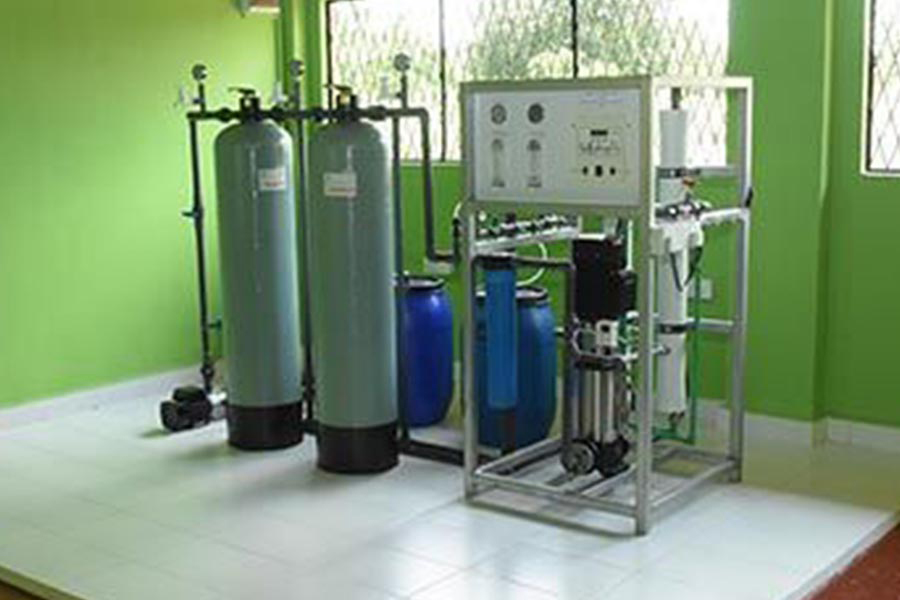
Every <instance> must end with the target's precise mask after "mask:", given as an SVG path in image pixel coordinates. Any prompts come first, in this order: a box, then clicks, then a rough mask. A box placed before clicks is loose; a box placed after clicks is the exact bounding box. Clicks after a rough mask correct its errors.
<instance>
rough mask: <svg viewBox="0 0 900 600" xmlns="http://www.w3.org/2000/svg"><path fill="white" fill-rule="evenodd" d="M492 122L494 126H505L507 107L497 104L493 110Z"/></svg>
mask: <svg viewBox="0 0 900 600" xmlns="http://www.w3.org/2000/svg"><path fill="white" fill-rule="evenodd" d="M491 122H493V123H494V125H503V124H504V123H506V107H505V106H503V105H502V104H495V105H494V106H493V107H492V108H491Z"/></svg>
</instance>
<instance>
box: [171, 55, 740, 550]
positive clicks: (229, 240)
mask: <svg viewBox="0 0 900 600" xmlns="http://www.w3.org/2000/svg"><path fill="white" fill-rule="evenodd" d="M394 66H395V69H396V70H397V72H398V74H399V78H400V85H399V89H400V91H399V93H398V94H397V95H396V98H397V106H394V107H388V106H380V105H379V106H369V107H362V106H360V105H359V102H358V100H357V97H356V96H355V95H354V93H353V91H352V90H351V89H349V88H345V87H342V86H335V89H334V90H333V91H334V95H333V102H332V104H331V106H329V107H305V106H304V104H303V100H302V95H301V93H300V90H301V76H302V64H301V63H299V62H296V63H295V64H294V65H293V69H292V74H293V82H292V86H291V94H290V96H289V97H288V98H287V99H286V100H284V101H281V102H278V103H276V104H275V105H274V106H272V107H271V108H263V107H262V104H261V101H260V99H259V97H258V95H257V94H256V93H255V92H254V91H253V90H249V89H238V90H236V91H237V92H238V93H239V94H240V98H239V106H238V108H237V109H231V108H222V109H217V110H212V109H210V108H209V107H208V106H207V102H206V94H205V79H206V69H205V68H203V67H201V66H198V67H196V68H195V69H194V73H193V74H194V78H195V80H196V82H197V86H198V89H197V96H196V98H195V100H194V104H195V106H194V107H193V108H192V110H191V111H190V112H189V114H188V123H189V133H190V141H191V164H192V174H193V182H194V185H193V190H194V203H193V206H192V208H191V210H189V211H187V212H186V213H185V216H187V217H189V218H190V219H192V221H193V223H194V226H195V233H196V236H195V238H196V242H197V265H198V281H199V284H200V293H199V303H200V322H201V349H202V368H201V373H202V376H203V380H204V384H203V386H202V387H187V388H179V389H178V390H176V391H175V393H174V394H173V397H172V399H171V400H169V401H167V402H164V403H163V405H162V407H161V409H162V419H163V423H164V424H165V426H166V427H167V428H168V429H171V430H182V429H187V428H191V427H194V426H198V425H203V424H206V423H208V422H210V421H212V420H215V419H217V418H222V417H224V418H226V419H227V423H228V431H229V441H230V443H231V444H232V445H234V446H236V447H238V448H242V449H275V448H283V447H287V446H290V445H293V444H296V443H299V442H300V441H301V439H302V437H303V433H304V432H306V433H309V434H312V435H315V437H316V443H317V449H318V465H319V467H320V468H323V469H325V470H328V471H333V472H339V473H372V472H379V471H383V470H386V469H389V468H391V467H393V466H394V465H396V464H397V461H398V456H399V455H400V454H403V453H405V454H410V455H413V456H418V457H423V458H429V459H434V460H441V461H445V462H449V463H454V464H459V465H461V466H463V469H464V485H465V493H466V497H467V498H468V499H469V500H471V501H473V502H479V503H486V504H491V505H497V504H501V505H503V504H504V498H507V495H508V494H510V493H512V494H513V495H517V496H521V495H525V496H528V497H534V498H540V499H541V500H542V501H545V500H546V501H550V503H551V504H552V505H554V506H557V505H558V506H562V507H569V508H571V507H574V508H575V509H576V510H578V511H580V510H582V509H590V510H595V511H601V512H605V513H612V514H614V515H619V516H624V517H628V518H632V519H634V521H635V530H636V532H637V533H645V532H647V531H648V529H649V527H650V524H651V522H652V519H653V518H655V517H657V516H658V515H660V514H661V513H662V512H664V511H665V510H666V509H667V508H669V507H670V506H672V505H673V504H674V503H675V501H676V500H678V499H680V498H682V497H683V496H684V495H685V494H687V493H689V492H691V491H693V490H694V489H695V488H697V487H698V486H699V485H701V484H703V483H705V482H708V481H712V480H716V479H722V478H727V479H730V480H732V481H737V480H739V479H740V477H741V466H742V449H743V414H744V398H743V377H744V360H745V346H746V327H747V289H748V284H747V275H748V270H747V266H748V258H749V245H748V241H749V227H750V201H751V199H752V185H751V175H752V157H751V129H752V112H751V107H752V83H751V81H750V80H747V79H742V78H715V79H677V78H666V77H650V76H648V77H631V78H605V79H585V80H560V81H536V82H535V81H531V82H527V81H520V82H474V83H468V84H464V85H463V86H462V88H461V94H460V100H461V109H462V115H463V129H462V140H463V142H462V143H463V148H462V151H463V161H462V165H461V167H462V170H463V173H464V179H463V180H464V197H463V198H462V199H461V201H460V203H459V204H458V205H457V207H456V209H455V211H454V215H455V217H454V221H453V227H452V231H451V237H452V239H453V248H452V251H450V252H440V251H438V250H437V249H436V247H435V246H436V243H435V237H436V236H435V228H434V213H435V208H434V189H433V187H434V186H433V178H432V164H431V152H430V143H429V132H430V127H429V115H428V112H427V111H426V110H425V109H422V108H414V107H410V106H409V103H408V94H409V84H408V80H407V71H408V69H409V67H410V61H409V59H408V58H407V57H405V56H399V57H398V58H397V60H396V61H395V65H394ZM697 92H711V93H714V94H721V95H723V96H724V97H725V98H727V102H728V107H729V110H730V113H729V117H728V123H727V129H728V131H729V134H730V135H729V136H728V139H727V156H728V157H729V162H730V163H731V164H729V165H713V166H709V165H692V164H690V163H689V160H688V152H687V144H688V134H689V132H690V128H691V119H690V111H689V110H687V109H686V108H685V107H684V98H685V96H686V95H688V94H692V93H697ZM406 119H410V120H412V121H414V122H415V123H416V124H417V125H418V133H419V143H420V147H419V153H420V168H421V174H422V188H421V201H422V204H423V209H422V212H423V215H424V223H423V227H424V229H423V232H424V237H425V240H424V246H425V248H426V255H427V259H428V260H429V261H430V262H432V263H433V262H445V263H448V264H452V265H455V266H457V267H458V270H459V275H460V277H459V280H458V282H459V284H460V285H461V288H462V293H461V297H460V298H459V299H458V302H457V307H456V308H457V310H458V315H457V317H458V318H457V319H454V317H453V313H452V309H451V304H450V295H448V294H447V293H446V292H445V291H444V289H443V286H444V283H443V282H442V281H441V280H435V279H434V278H430V279H429V278H423V277H422V276H413V275H410V274H409V273H407V272H406V271H405V268H404V267H405V265H404V262H403V255H404V222H403V208H404V204H405V202H404V197H403V194H402V185H401V181H402V170H403V169H402V165H401V135H400V132H401V123H402V122H403V121H404V120H406ZM203 122H218V123H222V124H226V125H227V127H226V128H225V129H224V131H222V132H221V133H219V135H218V137H217V139H216V143H215V161H216V183H217V186H216V187H217V204H218V231H219V252H220V263H221V267H220V269H221V279H222V296H223V303H222V304H223V318H222V321H221V323H219V322H218V321H217V320H215V319H212V318H211V317H210V315H209V304H208V297H207V296H208V294H207V283H206V256H205V240H204V204H203V188H202V185H201V181H200V178H201V167H200V165H201V162H202V161H201V150H200V149H201V146H202V144H201V142H200V139H199V125H200V124H201V123H203ZM379 124H383V125H386V126H387V128H388V131H389V132H390V139H389V140H387V141H386V140H385V139H384V137H385V136H384V135H383V131H382V129H380V128H379ZM307 129H310V130H311V135H307V133H306V131H307ZM710 179H715V180H723V181H728V182H731V188H733V190H734V193H733V200H732V201H731V202H730V203H729V204H728V205H726V206H723V205H722V203H721V202H719V203H718V204H717V206H718V207H717V208H713V206H712V204H710V203H709V202H705V201H703V200H701V199H700V198H699V197H698V193H697V190H698V187H697V185H698V182H701V181H705V180H710ZM726 187H727V186H726ZM726 227H731V228H733V229H734V232H735V233H734V237H735V240H736V251H735V252H734V259H735V264H734V268H733V270H732V272H733V279H734V283H733V286H734V288H733V289H734V293H733V296H734V306H733V311H732V313H731V314H730V315H727V316H724V318H711V317H708V316H705V315H701V314H700V312H699V311H696V310H695V311H694V314H691V307H692V306H693V307H694V308H696V303H692V301H691V299H690V294H691V290H692V289H697V288H698V286H699V276H698V273H699V272H700V268H701V261H702V257H703V249H704V247H705V245H706V237H707V232H708V231H709V230H710V229H711V228H726ZM548 248H550V251H548ZM535 269H537V270H539V272H538V274H537V275H535V276H532V277H530V278H528V279H527V280H524V279H523V278H522V272H523V271H525V270H535ZM545 273H546V274H545ZM542 274H545V275H544V278H546V279H547V280H548V281H550V283H546V284H544V286H543V287H541V286H538V285H536V283H538V280H539V279H540V278H541V276H542ZM551 278H553V279H552V280H551ZM554 306H555V308H556V310H554V308H553V307H554ZM454 324H456V325H457V326H458V330H456V331H455V330H454ZM218 327H221V328H222V331H223V334H224V335H223V338H224V363H225V366H226V369H225V370H226V373H225V381H226V385H225V388H226V389H225V390H221V391H220V390H215V389H214V385H213V378H214V375H215V369H214V365H213V360H212V351H211V349H210V339H209V338H210V332H211V331H214V330H216V329H217V328H218ZM701 333H706V334H709V335H721V336H723V337H724V338H725V339H726V340H727V341H728V342H729V344H730V356H731V361H732V365H731V383H730V385H731V388H730V398H729V406H728V407H729V409H730V421H729V423H730V426H729V428H728V435H727V444H726V445H725V448H724V449H723V450H716V449H711V448H706V447H700V445H698V444H697V435H696V428H697V384H698V381H697V378H698V371H697V369H696V368H695V365H696V361H697V356H696V354H697V348H698V345H697V344H696V343H691V342H692V341H693V342H696V340H697V336H699V335H700V334H701ZM455 338H456V339H459V340H460V341H461V344H460V346H461V347H460V348H459V355H458V357H459V361H460V365H459V367H460V368H459V369H455V368H454V364H453V363H454V352H453V340H454V339H455ZM558 356H559V358H558ZM454 372H456V373H458V374H459V375H458V379H457V383H456V384H454V379H455V377H454ZM454 387H455V389H457V390H458V391H459V394H458V396H459V398H458V399H459V402H460V406H461V413H462V419H461V423H458V424H457V425H458V429H460V430H461V435H460V436H459V443H457V444H451V443H447V442H446V441H444V442H441V443H438V442H436V441H433V440H432V441H429V439H430V438H429V439H426V438H428V436H427V435H424V434H423V435H420V434H418V433H417V432H418V431H419V430H416V431H415V432H414V431H413V426H416V427H420V426H430V425H434V424H435V423H436V422H439V421H441V420H442V419H443V418H444V416H445V415H446V414H447V410H448V405H449V404H451V397H452V395H453V389H454ZM223 397H224V400H223V399H222V398H223ZM452 412H453V411H451V413H452ZM557 420H558V423H557V425H556V427H555V428H554V421H557ZM452 421H453V419H452V417H450V418H448V419H447V422H448V423H451V424H452ZM424 431H425V433H426V434H427V433H428V431H429V430H428V429H426V430H424ZM443 439H446V438H443ZM526 506H531V505H530V504H528V503H513V504H512V505H508V506H506V508H512V509H514V510H519V511H526V512H531V513H532V514H534V512H535V511H534V510H533V507H532V509H526V508H525V507H526ZM539 512H540V515H541V517H542V518H559V519H563V520H566V517H565V516H564V515H565V514H567V513H561V514H560V515H556V516H554V515H553V514H551V512H552V511H548V510H545V509H542V510H540V511H539ZM570 516H571V515H570Z"/></svg>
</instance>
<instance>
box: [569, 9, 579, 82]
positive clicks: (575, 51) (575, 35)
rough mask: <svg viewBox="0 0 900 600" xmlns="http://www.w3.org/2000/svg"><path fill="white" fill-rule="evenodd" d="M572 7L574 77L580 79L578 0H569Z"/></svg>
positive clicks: (571, 31) (571, 33)
mask: <svg viewBox="0 0 900 600" xmlns="http://www.w3.org/2000/svg"><path fill="white" fill-rule="evenodd" d="M569 7H570V17H571V19H572V21H571V23H570V25H571V30H570V32H569V33H570V35H571V36H572V78H573V79H578V77H579V75H580V71H581V67H580V65H579V64H578V62H579V60H580V56H579V44H578V0H569Z"/></svg>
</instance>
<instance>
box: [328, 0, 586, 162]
mask: <svg viewBox="0 0 900 600" xmlns="http://www.w3.org/2000/svg"><path fill="white" fill-rule="evenodd" d="M365 1H366V0H325V66H326V75H325V82H326V84H327V85H328V90H329V91H328V106H329V108H333V107H334V104H333V102H334V94H333V93H332V88H331V86H332V85H333V84H334V53H333V52H332V50H333V45H334V34H333V32H332V30H331V23H332V19H331V17H332V13H331V8H332V6H333V5H335V4H345V3H350V2H365ZM435 1H436V2H437V5H438V22H439V24H440V26H439V27H438V32H439V33H438V35H439V39H438V48H439V51H440V57H441V66H440V86H441V89H440V103H441V106H440V127H441V146H440V152H438V153H437V158H436V159H435V162H438V163H445V164H450V165H453V164H460V163H461V162H462V160H461V159H459V158H448V157H447V156H448V148H447V146H448V142H449V140H450V132H449V131H448V123H447V117H448V103H449V101H450V100H449V98H450V94H449V91H448V89H447V42H446V36H447V29H446V27H447V18H446V10H445V8H444V7H445V5H446V2H447V0H435ZM450 1H452V0H450ZM567 2H568V4H569V14H570V24H571V26H570V34H569V35H570V37H571V39H570V41H569V45H570V47H571V48H572V54H573V58H572V77H573V78H575V79H577V78H578V62H579V60H578V59H579V56H578V0H567ZM404 162H408V163H419V162H421V159H419V158H410V159H404Z"/></svg>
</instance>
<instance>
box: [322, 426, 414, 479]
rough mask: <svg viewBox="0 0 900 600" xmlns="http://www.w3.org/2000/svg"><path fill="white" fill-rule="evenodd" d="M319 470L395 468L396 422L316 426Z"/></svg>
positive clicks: (355, 471) (344, 470)
mask: <svg viewBox="0 0 900 600" xmlns="http://www.w3.org/2000/svg"><path fill="white" fill-rule="evenodd" d="M316 443H317V445H318V448H319V462H318V464H319V468H320V469H322V470H324V471H331V472H332V473H345V474H353V473H359V474H362V473H380V472H382V471H387V470H389V469H392V468H394V467H395V466H397V456H398V447H397V423H396V422H394V423H388V424H387V425H379V426H377V427H360V428H349V427H330V426H328V425H325V424H324V423H321V422H320V423H319V432H318V435H317V436H316Z"/></svg>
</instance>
